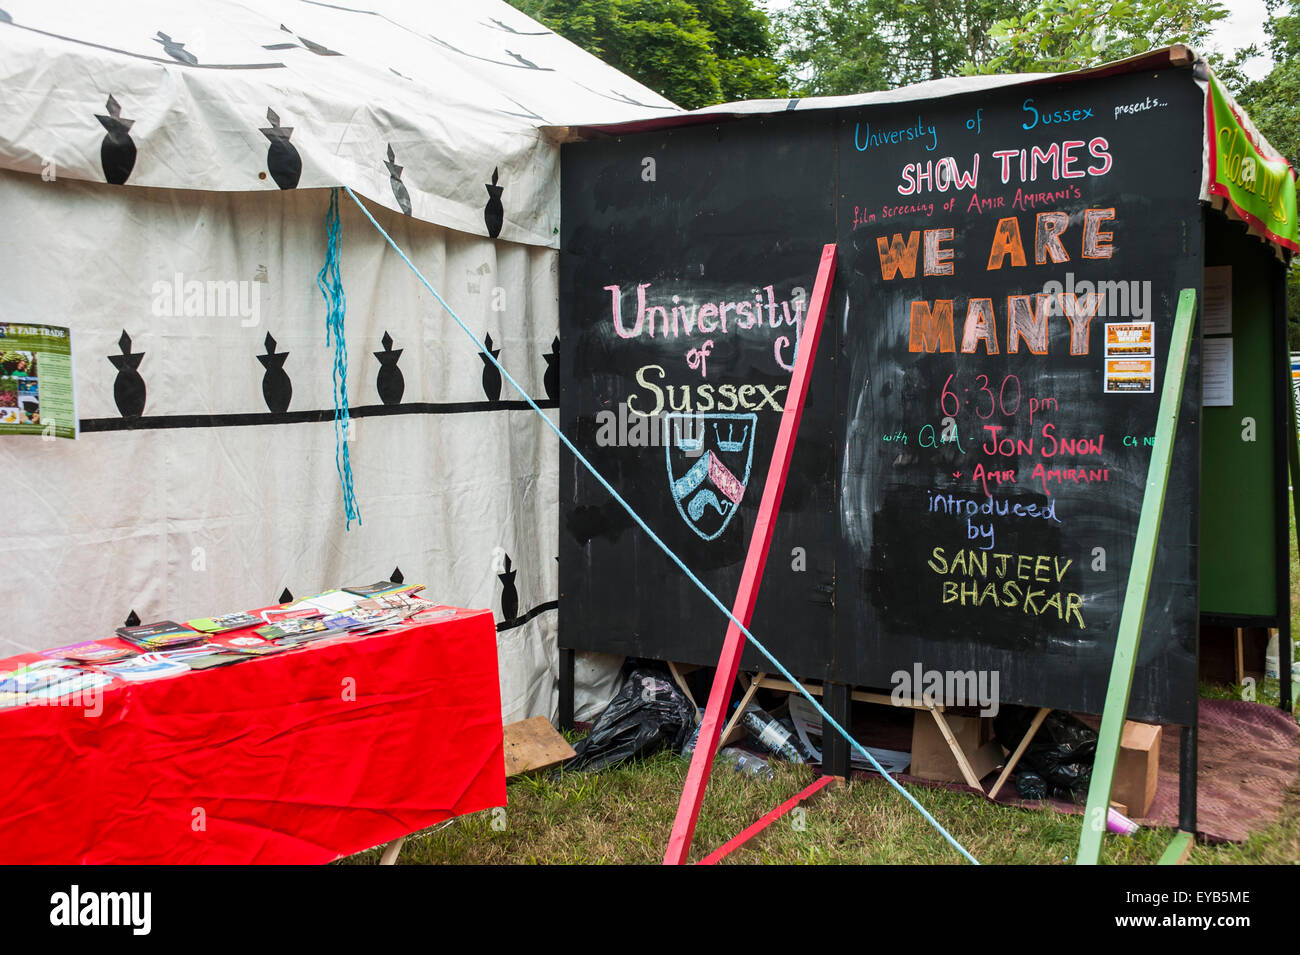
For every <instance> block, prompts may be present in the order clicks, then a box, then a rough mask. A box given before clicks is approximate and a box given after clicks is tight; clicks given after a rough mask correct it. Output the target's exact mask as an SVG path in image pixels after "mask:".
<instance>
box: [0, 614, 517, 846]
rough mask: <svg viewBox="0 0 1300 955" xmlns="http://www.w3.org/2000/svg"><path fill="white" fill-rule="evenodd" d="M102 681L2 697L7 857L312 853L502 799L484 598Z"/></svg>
mask: <svg viewBox="0 0 1300 955" xmlns="http://www.w3.org/2000/svg"><path fill="white" fill-rule="evenodd" d="M33 659H39V657H36V656H35V655H26V656H23V657H16V658H13V659H12V660H6V661H3V662H0V670H7V669H12V668H13V666H16V665H18V664H19V663H22V662H27V661H29V660H33ZM88 692H89V691H88ZM99 693H100V699H99V702H98V703H95V704H94V705H93V706H86V705H79V706H68V705H41V706H16V707H10V708H7V709H0V863H6V864H12V863H62V864H67V863H137V864H172V863H321V862H328V861H330V860H332V859H336V858H338V857H340V856H343V855H348V854H350V853H353V852H357V851H360V850H362V849H367V848H370V847H372V846H376V845H379V844H381V843H384V842H387V841H390V840H392V839H395V838H398V837H400V836H403V835H406V834H408V833H411V832H414V831H417V830H419V829H423V828H426V827H428V826H430V825H433V824H434V823H437V822H439V821H441V820H443V819H447V818H449V817H451V816H455V815H460V814H463V813H468V812H475V811H477V810H481V809H486V808H489V807H494V806H504V805H505V803H506V788H505V761H504V755H503V750H502V727H501V691H500V687H499V684H498V676H497V652H496V627H495V625H494V623H493V618H492V615H491V613H490V612H488V611H457V612H456V613H455V614H454V615H452V616H448V617H447V618H444V619H440V620H436V621H434V622H431V623H421V624H414V623H412V624H407V625H405V626H402V627H400V628H397V629H395V630H391V631H388V632H386V633H380V634H374V635H371V636H368V637H348V636H346V635H344V636H341V637H334V638H330V639H329V640H328V641H324V642H319V643H315V644H309V645H307V646H304V647H301V648H298V649H295V650H291V651H288V652H285V653H281V654H277V655H273V656H266V657H261V658H256V659H252V660H247V661H244V662H241V663H237V664H234V665H231V666H224V667H218V668H216V669H211V670H199V671H194V672H190V673H185V674H182V675H180V676H176V677H171V678H167V679H161V680H154V681H151V682H143V683H127V684H123V683H114V684H112V685H110V686H105V687H103V688H102V689H101V690H100V691H99ZM91 698H92V697H89V696H88V699H91ZM82 702H83V704H84V703H85V701H84V700H83V701H82ZM100 707H102V712H100V713H99V714H98V715H95V709H99V708H100Z"/></svg>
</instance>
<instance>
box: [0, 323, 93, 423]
mask: <svg viewBox="0 0 1300 955" xmlns="http://www.w3.org/2000/svg"><path fill="white" fill-rule="evenodd" d="M10 434H40V435H44V436H46V437H56V438H75V437H76V436H77V396H76V388H75V385H74V382H73V375H72V333H71V331H69V330H68V329H67V328H62V327H60V326H57V325H23V324H18V323H15V322H8V323H0V435H10Z"/></svg>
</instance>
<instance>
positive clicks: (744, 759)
mask: <svg viewBox="0 0 1300 955" xmlns="http://www.w3.org/2000/svg"><path fill="white" fill-rule="evenodd" d="M718 761H719V762H720V763H722V764H723V765H724V766H730V767H731V768H732V769H734V770H735V771H736V772H738V773H744V774H745V775H747V776H760V777H762V778H763V779H771V778H772V777H773V773H772V767H771V766H769V765H768V764H767V760H765V759H763V758H762V757H761V756H755V755H754V754H753V753H747V752H745V751H744V750H743V749H737V748H736V747H734V746H728V747H727V748H726V749H723V750H720V751H719V752H718Z"/></svg>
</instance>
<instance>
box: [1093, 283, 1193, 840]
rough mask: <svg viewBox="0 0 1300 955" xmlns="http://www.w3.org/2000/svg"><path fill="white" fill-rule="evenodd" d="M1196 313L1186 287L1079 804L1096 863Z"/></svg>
mask: <svg viewBox="0 0 1300 955" xmlns="http://www.w3.org/2000/svg"><path fill="white" fill-rule="evenodd" d="M1195 315H1196V290H1195V289H1190V288H1185V289H1183V291H1182V292H1181V293H1180V294H1179V296H1178V312H1177V314H1176V315H1175V317H1174V332H1173V336H1172V338H1171V340H1170V342H1169V362H1168V364H1167V365H1166V366H1165V385H1164V388H1163V390H1162V392H1161V395H1160V411H1159V413H1158V415H1157V417H1156V443H1155V448H1154V449H1153V450H1152V452H1151V464H1150V466H1149V467H1148V468H1147V484H1146V491H1145V493H1144V494H1143V497H1142V515H1141V517H1140V518H1139V519H1138V527H1137V541H1136V543H1135V545H1134V548H1133V564H1132V566H1131V567H1130V568H1129V575H1128V589H1127V590H1126V592H1125V594H1124V607H1123V609H1122V610H1121V612H1120V618H1119V636H1118V639H1117V640H1116V642H1115V656H1114V657H1113V658H1112V660H1111V665H1110V684H1109V686H1108V687H1107V689H1106V704H1105V708H1104V709H1103V710H1102V715H1101V731H1100V733H1099V734H1098V737H1097V756H1096V759H1095V761H1094V762H1093V765H1092V783H1091V785H1089V786H1088V808H1087V809H1086V810H1084V816H1083V834H1082V835H1081V836H1080V837H1079V853H1078V857H1077V858H1076V860H1075V863H1076V864H1077V865H1096V864H1097V858H1098V856H1099V855H1100V854H1101V837H1102V833H1104V832H1105V831H1106V812H1107V810H1108V809H1109V808H1110V789H1111V783H1112V782H1113V781H1114V777H1115V761H1116V760H1117V759H1118V758H1119V744H1120V737H1121V736H1122V735H1123V732H1124V719H1125V716H1126V714H1127V713H1128V698H1129V691H1130V690H1131V689H1132V687H1133V667H1134V665H1135V664H1136V663H1137V649H1138V641H1139V639H1140V638H1141V636H1142V618H1143V616H1144V615H1145V614H1146V607H1147V593H1148V592H1149V591H1150V589H1151V568H1152V566H1153V565H1154V564H1155V558H1156V541H1157V539H1158V538H1159V536H1160V517H1161V515H1162V513H1163V512H1164V509H1165V488H1166V487H1167V486H1168V484H1169V465H1170V462H1171V461H1172V460H1173V453H1174V434H1175V432H1176V431H1177V427H1178V411H1179V406H1180V405H1181V404H1182V399H1183V378H1184V377H1185V375H1186V372H1187V351H1188V348H1189V346H1190V344H1191V340H1192V327H1193V321H1192V319H1193V318H1194V317H1195Z"/></svg>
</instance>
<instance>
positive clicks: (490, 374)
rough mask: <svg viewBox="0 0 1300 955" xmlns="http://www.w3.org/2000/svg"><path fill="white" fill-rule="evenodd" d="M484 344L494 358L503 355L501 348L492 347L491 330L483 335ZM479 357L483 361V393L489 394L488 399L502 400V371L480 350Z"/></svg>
mask: <svg viewBox="0 0 1300 955" xmlns="http://www.w3.org/2000/svg"><path fill="white" fill-rule="evenodd" d="M483 344H484V345H486V346H487V350H488V351H489V352H491V353H492V357H493V358H500V357H501V349H500V348H493V347H492V333H491V332H489V333H488V334H487V335H484V336H483ZM478 357H479V360H480V361H482V362H483V394H485V395H487V400H488V401H500V400H501V372H500V371H498V370H497V366H496V365H494V364H492V362H490V361H488V357H487V355H485V354H483V353H482V352H479V353H478Z"/></svg>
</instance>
